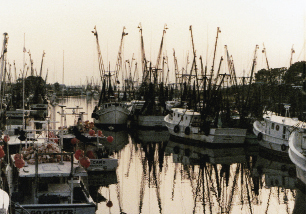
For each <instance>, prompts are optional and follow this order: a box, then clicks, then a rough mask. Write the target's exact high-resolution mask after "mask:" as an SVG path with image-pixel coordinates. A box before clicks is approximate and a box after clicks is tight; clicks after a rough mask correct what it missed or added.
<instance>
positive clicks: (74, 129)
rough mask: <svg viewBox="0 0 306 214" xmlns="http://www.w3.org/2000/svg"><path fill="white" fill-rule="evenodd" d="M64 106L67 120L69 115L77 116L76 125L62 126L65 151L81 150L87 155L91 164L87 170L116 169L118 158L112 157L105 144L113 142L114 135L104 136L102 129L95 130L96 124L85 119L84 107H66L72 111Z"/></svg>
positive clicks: (63, 113) (64, 114) (62, 112)
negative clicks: (70, 111) (81, 110)
mask: <svg viewBox="0 0 306 214" xmlns="http://www.w3.org/2000/svg"><path fill="white" fill-rule="evenodd" d="M60 107H61V108H62V110H61V115H62V116H63V117H64V118H65V119H64V120H65V121H66V117H67V115H72V116H74V117H75V119H74V125H72V126H69V127H67V126H66V125H64V126H62V127H61V130H62V138H63V147H64V150H65V151H75V150H79V151H78V152H81V153H82V154H83V155H87V156H88V157H89V160H90V165H89V167H88V168H86V170H87V171H116V169H117V166H118V159H116V158H114V157H112V156H111V155H110V152H109V151H108V149H107V148H106V147H105V144H107V143H111V142H112V141H113V137H111V136H108V137H106V136H104V135H103V134H102V131H100V130H99V131H97V132H98V133H96V131H95V130H94V124H93V123H92V122H91V123H90V122H89V121H84V115H85V113H84V112H79V110H80V109H82V107H79V106H77V107H67V108H65V109H71V110H72V113H69V112H66V113H65V110H64V107H65V106H60Z"/></svg>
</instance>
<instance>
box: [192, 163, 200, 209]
mask: <svg viewBox="0 0 306 214" xmlns="http://www.w3.org/2000/svg"><path fill="white" fill-rule="evenodd" d="M200 178H201V167H200V169H199V175H198V181H197V186H196V191H195V193H194V194H195V196H194V206H193V213H195V208H196V206H197V198H198V192H200V191H201V190H200Z"/></svg>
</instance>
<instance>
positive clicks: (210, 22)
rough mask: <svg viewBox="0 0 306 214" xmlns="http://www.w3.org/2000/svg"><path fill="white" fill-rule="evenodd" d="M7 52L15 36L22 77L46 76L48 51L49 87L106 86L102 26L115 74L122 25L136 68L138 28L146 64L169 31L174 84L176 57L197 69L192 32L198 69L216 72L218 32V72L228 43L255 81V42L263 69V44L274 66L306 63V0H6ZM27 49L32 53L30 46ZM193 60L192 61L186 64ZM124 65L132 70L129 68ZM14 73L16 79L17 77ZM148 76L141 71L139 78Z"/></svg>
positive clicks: (1, 14) (166, 46)
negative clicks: (28, 71) (27, 70)
mask: <svg viewBox="0 0 306 214" xmlns="http://www.w3.org/2000/svg"><path fill="white" fill-rule="evenodd" d="M0 20H1V21H0V33H1V34H2V35H0V41H1V42H0V47H1V50H2V44H3V33H4V32H6V33H8V36H9V40H8V52H7V60H8V62H9V63H10V64H11V65H12V66H11V72H14V66H13V63H14V62H15V67H16V73H17V75H20V74H21V71H22V70H23V65H24V63H27V66H29V64H30V58H29V54H28V51H30V53H31V57H32V60H33V63H34V64H33V67H34V69H36V70H37V72H38V73H39V71H40V67H41V62H42V54H43V52H45V56H44V58H43V66H42V76H43V77H44V78H45V76H46V75H47V72H48V77H47V82H48V83H54V82H59V83H64V84H66V85H80V84H87V83H90V82H92V81H93V82H95V83H100V78H99V75H100V73H99V68H98V54H97V44H96V38H95V36H94V34H93V33H92V32H91V31H92V30H94V26H96V29H97V32H98V35H99V43H100V48H101V54H102V59H103V62H104V66H105V67H106V70H111V71H113V70H115V65H116V59H117V55H118V51H119V46H120V43H121V34H122V30H123V27H125V32H126V33H128V35H127V36H125V37H124V40H123V50H122V56H123V60H124V61H125V60H129V61H130V62H131V61H132V57H133V56H134V58H135V60H134V61H133V63H131V66H132V69H131V70H132V71H134V69H135V62H138V63H137V68H138V72H139V73H140V72H141V69H140V68H141V63H140V60H141V48H140V32H139V28H137V27H138V26H139V24H140V23H141V26H142V33H143V39H144V50H145V55H146V58H147V60H149V61H151V62H152V64H153V65H155V64H156V61H157V55H158V52H159V48H160V44H161V39H162V35H163V29H164V26H165V24H166V25H167V28H168V29H167V30H166V33H165V34H164V43H163V52H162V56H165V57H167V58H168V63H167V66H168V68H169V75H170V80H169V81H170V82H174V57H173V52H174V51H175V55H176V57H177V61H178V68H179V70H182V68H185V69H187V70H188V69H190V67H191V62H192V59H193V52H192V42H191V41H192V40H191V32H190V30H189V28H190V26H192V34H193V41H194V48H195V50H196V56H197V58H196V59H197V64H198V65H200V62H199V57H200V56H201V58H202V60H203V64H204V65H207V67H208V68H209V69H210V68H211V66H212V64H213V54H214V47H215V42H216V36H217V28H218V27H219V28H220V30H221V33H219V34H218V40H217V48H216V57H215V68H214V70H217V66H218V64H219V61H220V58H221V56H223V57H224V59H225V60H224V61H223V62H222V66H221V69H220V72H222V73H228V68H227V67H226V57H225V49H224V46H225V45H227V49H228V52H229V54H230V55H232V57H233V60H234V65H235V70H236V73H237V76H248V75H249V74H250V71H251V67H252V61H253V58H254V51H255V47H256V45H258V46H259V49H258V51H257V60H256V61H257V65H256V71H258V70H260V69H262V68H267V65H266V58H265V54H263V53H262V49H263V44H264V46H265V49H266V56H267V59H268V62H269V66H270V68H280V67H289V64H290V58H291V48H292V47H293V48H294V50H295V53H294V54H293V55H292V62H293V63H294V62H297V61H302V60H305V52H306V50H305V41H306V1H305V0H294V1H292V0H291V1H289V0H257V1H249V0H230V1H229V0H214V1H211V0H210V1H209V0H192V1H183V0H176V1H174V0H154V1H150V0H142V1H141V0H128V1H127V0H126V1H123V0H86V1H81V0H50V1H49V0H44V1H39V0H27V1H22V0H10V1H4V0H0ZM24 47H25V48H26V51H27V52H26V53H24V52H23V48H24ZM187 57H188V58H189V64H187V63H188V61H187ZM124 65H127V63H125V64H124ZM13 76H14V74H13ZM139 76H141V74H139Z"/></svg>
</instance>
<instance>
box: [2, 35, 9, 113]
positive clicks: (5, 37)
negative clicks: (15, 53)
mask: <svg viewBox="0 0 306 214" xmlns="http://www.w3.org/2000/svg"><path fill="white" fill-rule="evenodd" d="M3 36H4V39H3V46H2V52H1V57H0V58H1V70H0V91H1V90H2V87H3V86H2V79H3V72H4V70H6V55H7V43H8V34H7V33H3ZM3 84H4V83H3ZM1 94H2V93H1ZM0 96H1V95H0ZM0 99H1V102H0V105H1V107H0V108H1V112H0V113H2V102H3V99H2V97H0Z"/></svg>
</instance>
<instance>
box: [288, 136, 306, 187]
mask: <svg viewBox="0 0 306 214" xmlns="http://www.w3.org/2000/svg"><path fill="white" fill-rule="evenodd" d="M305 151H306V133H304V130H302V131H301V130H297V131H294V132H292V134H291V135H290V137H289V151H288V153H289V158H290V159H291V161H292V162H293V163H294V164H295V166H296V177H297V178H298V179H299V180H300V181H302V182H303V183H304V185H306V153H305Z"/></svg>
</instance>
